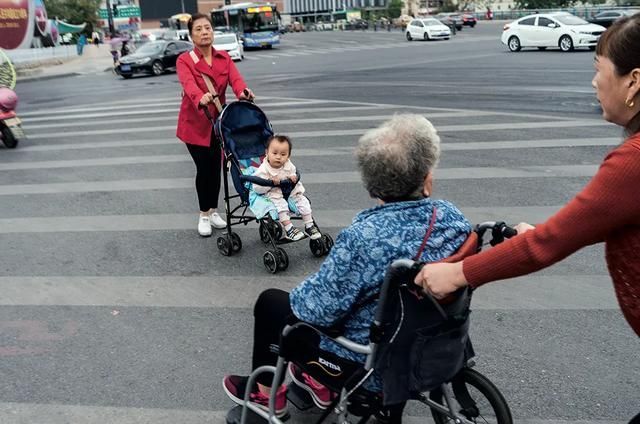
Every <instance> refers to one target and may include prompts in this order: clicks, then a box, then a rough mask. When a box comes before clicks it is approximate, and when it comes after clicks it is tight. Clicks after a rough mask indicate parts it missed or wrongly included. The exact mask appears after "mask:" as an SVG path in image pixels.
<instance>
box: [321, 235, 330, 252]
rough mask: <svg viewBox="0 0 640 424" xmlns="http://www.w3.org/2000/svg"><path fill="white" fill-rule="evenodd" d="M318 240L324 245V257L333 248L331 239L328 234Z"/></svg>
mask: <svg viewBox="0 0 640 424" xmlns="http://www.w3.org/2000/svg"><path fill="white" fill-rule="evenodd" d="M320 240H322V243H323V244H324V248H325V252H324V254H325V255H326V254H327V253H329V252H330V251H331V248H332V247H333V239H332V238H331V236H330V235H329V234H323V235H322V238H321V239H320Z"/></svg>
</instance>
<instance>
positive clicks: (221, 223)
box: [209, 212, 227, 229]
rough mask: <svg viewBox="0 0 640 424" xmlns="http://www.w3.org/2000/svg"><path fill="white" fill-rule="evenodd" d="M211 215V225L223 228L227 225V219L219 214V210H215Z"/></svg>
mask: <svg viewBox="0 0 640 424" xmlns="http://www.w3.org/2000/svg"><path fill="white" fill-rule="evenodd" d="M209 216H210V217H211V226H212V227H213V228H218V229H221V228H225V227H226V226H227V221H225V220H224V219H222V217H221V216H220V215H218V212H214V213H212V214H211V215H209Z"/></svg>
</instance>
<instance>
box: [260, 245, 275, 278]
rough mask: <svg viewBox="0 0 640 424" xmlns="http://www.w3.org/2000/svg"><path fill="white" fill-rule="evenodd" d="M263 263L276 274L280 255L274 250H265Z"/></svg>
mask: <svg viewBox="0 0 640 424" xmlns="http://www.w3.org/2000/svg"><path fill="white" fill-rule="evenodd" d="M262 263H263V264H264V267H265V268H267V271H269V272H270V273H272V274H275V273H276V272H278V257H277V256H276V253H275V252H274V251H272V250H267V251H266V252H264V255H262Z"/></svg>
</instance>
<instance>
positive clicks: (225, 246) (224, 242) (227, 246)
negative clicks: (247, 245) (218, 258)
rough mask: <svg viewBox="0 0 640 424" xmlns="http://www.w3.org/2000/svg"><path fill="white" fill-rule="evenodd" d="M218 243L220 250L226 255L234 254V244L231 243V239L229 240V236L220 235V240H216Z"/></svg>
mask: <svg viewBox="0 0 640 424" xmlns="http://www.w3.org/2000/svg"><path fill="white" fill-rule="evenodd" d="M216 244H217V246H218V250H219V251H220V253H222V254H223V255H224V256H231V255H232V254H233V245H232V243H231V240H229V239H228V238H227V237H222V236H220V237H218V240H216Z"/></svg>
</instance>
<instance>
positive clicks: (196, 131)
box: [176, 47, 247, 146]
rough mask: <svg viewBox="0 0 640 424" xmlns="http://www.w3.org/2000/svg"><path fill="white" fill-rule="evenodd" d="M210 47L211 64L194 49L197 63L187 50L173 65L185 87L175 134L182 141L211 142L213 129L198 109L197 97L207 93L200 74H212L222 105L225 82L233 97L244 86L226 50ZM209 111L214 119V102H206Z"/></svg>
mask: <svg viewBox="0 0 640 424" xmlns="http://www.w3.org/2000/svg"><path fill="white" fill-rule="evenodd" d="M211 50H213V55H212V60H211V66H209V65H208V64H207V62H206V61H205V60H204V59H203V58H202V53H200V51H199V50H198V49H195V50H194V51H195V52H196V54H197V55H198V58H199V59H200V60H199V61H198V63H197V64H196V63H194V61H193V59H192V58H191V56H190V55H189V52H186V53H182V54H181V55H180V57H179V58H178V63H177V66H176V67H177V70H178V79H179V80H180V84H182V88H183V90H184V97H182V104H181V105H180V114H179V115H178V129H177V131H176V135H177V136H178V138H179V139H180V140H182V141H184V142H185V143H188V144H196V145H198V146H209V145H210V143H211V131H212V129H213V128H212V125H211V122H209V120H208V119H207V117H206V115H205V114H204V111H203V110H202V109H198V104H199V102H200V99H201V98H202V96H204V94H205V93H207V92H208V90H207V86H206V84H205V82H204V78H202V73H205V74H207V75H209V77H211V80H212V81H213V84H214V85H215V88H216V92H217V93H218V94H219V95H220V102H221V103H222V104H224V103H225V92H226V90H227V86H228V85H231V88H232V89H233V92H234V93H235V95H236V97H239V96H240V94H242V91H243V90H244V89H245V88H247V85H246V84H245V83H244V80H243V79H242V76H240V72H238V69H237V68H236V65H235V64H234V63H233V61H232V60H231V57H229V55H228V54H227V52H225V51H217V50H215V49H214V48H213V47H212V48H211ZM209 111H210V112H211V115H212V116H213V117H214V118H215V117H217V116H218V111H217V110H216V107H215V106H214V105H209Z"/></svg>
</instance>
